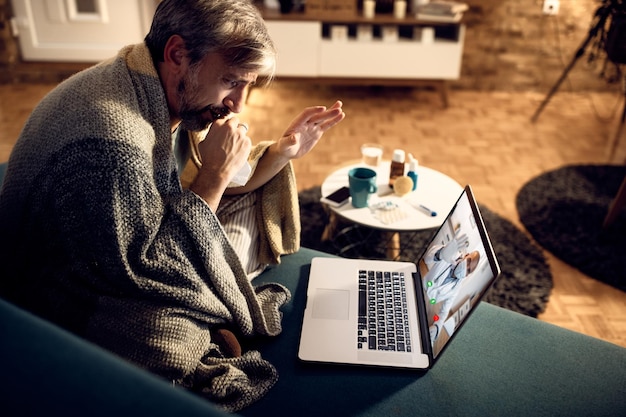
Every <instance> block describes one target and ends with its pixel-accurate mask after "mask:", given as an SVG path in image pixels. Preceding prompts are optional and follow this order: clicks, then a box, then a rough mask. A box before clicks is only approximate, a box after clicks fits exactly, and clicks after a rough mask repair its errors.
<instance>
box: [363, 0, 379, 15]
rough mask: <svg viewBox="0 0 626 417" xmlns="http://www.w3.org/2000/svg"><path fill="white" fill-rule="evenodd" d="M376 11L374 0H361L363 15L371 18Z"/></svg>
mask: <svg viewBox="0 0 626 417" xmlns="http://www.w3.org/2000/svg"><path fill="white" fill-rule="evenodd" d="M375 13H376V0H363V16H364V17H366V18H368V19H372V18H373V17H374V14H375Z"/></svg>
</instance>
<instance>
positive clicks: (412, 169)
mask: <svg viewBox="0 0 626 417" xmlns="http://www.w3.org/2000/svg"><path fill="white" fill-rule="evenodd" d="M408 159H409V172H407V174H406V175H407V176H408V177H409V178H411V179H412V180H413V189H412V191H415V189H416V188H417V159H415V158H413V155H411V154H409V156H408Z"/></svg>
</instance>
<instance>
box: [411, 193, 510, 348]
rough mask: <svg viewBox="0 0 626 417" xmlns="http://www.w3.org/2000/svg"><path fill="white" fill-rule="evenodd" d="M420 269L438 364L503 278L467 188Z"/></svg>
mask: <svg viewBox="0 0 626 417" xmlns="http://www.w3.org/2000/svg"><path fill="white" fill-rule="evenodd" d="M418 269H419V274H418V276H419V277H421V286H422V292H423V295H424V297H423V301H424V303H425V310H426V313H427V314H426V316H427V319H426V320H427V325H428V332H429V334H430V343H431V347H432V354H433V359H434V358H436V357H437V356H438V355H439V354H440V353H441V351H442V350H443V349H444V347H445V346H446V345H447V343H448V342H449V341H450V340H451V338H452V337H453V336H454V334H455V332H456V331H457V330H458V329H459V327H460V326H461V325H462V324H463V322H464V321H465V319H467V317H468V316H469V313H470V312H471V311H472V310H473V309H474V308H475V307H476V306H477V305H478V303H479V301H480V299H481V298H482V297H483V296H484V294H485V293H486V291H487V289H489V287H490V286H491V284H492V283H493V282H494V281H495V279H496V278H497V276H498V275H499V273H500V268H499V266H498V263H497V260H496V257H495V254H494V252H493V248H492V246H491V243H490V241H489V238H488V235H487V232H486V230H485V226H484V223H483V220H482V217H481V215H480V212H479V209H478V205H477V204H476V200H475V199H474V196H473V193H472V190H471V188H470V187H469V186H466V187H465V189H464V191H463V193H462V194H461V196H460V197H459V199H458V200H457V202H456V204H455V206H454V207H453V209H452V210H451V211H450V214H449V215H448V217H447V218H446V220H445V221H444V222H443V224H442V226H441V228H440V229H439V230H438V232H437V234H436V235H435V236H434V237H433V240H432V241H431V242H430V244H429V245H428V246H427V248H426V250H425V251H424V254H423V255H422V258H421V259H420V262H419V264H418ZM418 288H419V287H418Z"/></svg>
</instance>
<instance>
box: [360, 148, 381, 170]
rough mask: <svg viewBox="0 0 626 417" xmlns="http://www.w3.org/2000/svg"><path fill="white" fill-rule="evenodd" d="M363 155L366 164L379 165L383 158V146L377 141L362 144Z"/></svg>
mask: <svg viewBox="0 0 626 417" xmlns="http://www.w3.org/2000/svg"><path fill="white" fill-rule="evenodd" d="M361 157H362V161H363V163H364V164H365V165H369V166H372V167H377V166H378V165H379V164H380V161H381V160H382V158H383V147H382V146H381V145H379V144H377V143H365V144H363V145H361Z"/></svg>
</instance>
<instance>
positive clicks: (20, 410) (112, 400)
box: [0, 299, 232, 417]
mask: <svg viewBox="0 0 626 417" xmlns="http://www.w3.org/2000/svg"><path fill="white" fill-rule="evenodd" d="M0 358H2V364H1V365H0V369H2V378H1V380H0V399H1V400H0V403H1V404H2V405H1V407H2V414H3V415H6V416H42V415H62V416H80V417H84V416H90V417H96V416H103V417H104V416H106V417H110V416H123V415H133V416H150V417H156V416H168V417H169V416H185V417H191V416H202V417H207V416H215V417H217V416H232V414H227V413H225V412H223V411H221V410H220V409H218V408H217V407H215V406H213V405H212V404H211V403H209V402H208V401H207V400H204V399H202V398H200V397H197V396H195V395H194V394H192V393H189V392H187V391H185V390H184V389H183V388H179V387H174V386H172V385H171V384H168V383H167V382H166V381H164V380H162V379H160V378H159V377H157V376H154V375H153V374H151V373H148V372H147V371H144V370H142V369H140V368H138V367H136V366H134V365H133V364H131V363H129V362H127V361H125V360H123V359H121V358H119V357H117V356H115V355H114V354H112V353H110V352H108V351H105V350H104V349H101V348H100V347H98V346H96V345H94V344H91V343H89V342H87V341H85V340H83V339H80V338H78V337H76V336H75V335H73V334H71V333H69V332H67V331H65V330H63V329H61V328H59V327H57V326H55V325H53V324H51V323H49V322H47V321H44V320H42V319H40V318H38V317H36V316H34V315H32V314H30V313H28V312H26V311H24V310H22V309H20V308H18V307H16V306H15V305H13V304H10V303H8V302H7V301H5V300H2V299H0Z"/></svg>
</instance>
